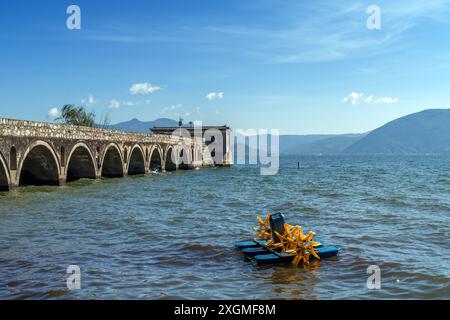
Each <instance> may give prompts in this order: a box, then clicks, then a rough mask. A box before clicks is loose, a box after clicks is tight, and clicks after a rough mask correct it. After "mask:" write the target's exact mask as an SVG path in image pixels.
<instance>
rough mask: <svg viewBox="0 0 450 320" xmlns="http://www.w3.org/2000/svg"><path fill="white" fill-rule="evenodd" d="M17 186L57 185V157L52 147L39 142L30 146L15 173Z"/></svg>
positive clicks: (58, 171)
mask: <svg viewBox="0 0 450 320" xmlns="http://www.w3.org/2000/svg"><path fill="white" fill-rule="evenodd" d="M17 176H18V178H19V179H18V181H19V185H21V186H22V185H59V177H60V176H61V171H60V165H59V161H58V156H57V155H56V152H55V150H54V149H53V147H52V146H51V145H50V144H49V143H47V142H45V141H41V140H37V141H35V142H33V143H32V144H30V145H29V146H28V148H27V149H26V151H25V153H24V155H23V156H22V158H21V161H20V165H19V170H18V172H17Z"/></svg>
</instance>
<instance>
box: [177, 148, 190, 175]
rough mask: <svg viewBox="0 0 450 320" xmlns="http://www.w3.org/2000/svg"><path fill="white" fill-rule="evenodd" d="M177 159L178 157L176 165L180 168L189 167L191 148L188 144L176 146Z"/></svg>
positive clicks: (185, 168)
mask: <svg viewBox="0 0 450 320" xmlns="http://www.w3.org/2000/svg"><path fill="white" fill-rule="evenodd" d="M177 149H178V151H177V152H178V159H179V162H180V163H179V164H178V167H179V169H182V170H187V169H190V168H191V167H192V166H191V164H192V156H191V150H190V148H189V147H188V146H179V147H178V148H177Z"/></svg>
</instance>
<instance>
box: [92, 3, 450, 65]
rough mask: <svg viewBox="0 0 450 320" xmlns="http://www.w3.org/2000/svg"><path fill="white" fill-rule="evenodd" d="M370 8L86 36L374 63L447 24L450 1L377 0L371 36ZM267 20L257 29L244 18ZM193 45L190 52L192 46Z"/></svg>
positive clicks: (255, 6) (339, 7)
mask: <svg viewBox="0 0 450 320" xmlns="http://www.w3.org/2000/svg"><path fill="white" fill-rule="evenodd" d="M369 4H371V3H368V2H360V1H358V2H355V3H353V4H349V2H348V1H344V0H335V1H329V2H321V3H320V5H318V4H316V3H312V2H307V1H298V2H297V1H282V0H267V1H258V2H252V3H245V4H243V5H241V6H240V7H239V8H240V9H239V10H242V12H239V14H237V15H236V17H237V18H236V19H233V20H234V21H235V22H234V23H233V24H211V20H201V19H200V20H199V21H197V22H196V24H195V25H193V26H186V25H176V24H174V25H171V26H170V27H166V29H164V30H150V31H143V30H142V28H141V29H135V30H132V29H129V27H128V29H127V27H123V26H120V28H113V27H111V30H109V32H108V30H102V31H101V32H98V34H90V35H88V36H87V39H89V40H96V41H110V42H117V43H126V44H129V43H136V44H146V45H148V44H150V45H161V44H163V45H164V44H171V45H175V46H177V45H180V46H183V48H190V49H189V50H205V51H206V50H209V51H211V50H221V51H227V53H229V54H236V55H241V56H242V55H243V56H245V57H248V58H251V59H256V61H259V62H263V63H277V64H286V63H318V62H327V61H335V60H343V59H347V58H355V57H356V58H358V57H371V56H375V55H379V54H383V53H389V52H392V51H398V50H402V49H404V47H405V46H407V43H405V41H402V40H405V39H407V40H411V41H414V39H413V37H410V38H409V37H408V36H407V35H409V34H411V33H410V32H411V31H413V30H414V28H416V27H417V25H418V24H419V23H421V22H423V21H424V20H432V21H436V22H439V23H448V22H447V17H448V15H449V13H450V6H449V4H450V0H427V1H420V2H419V1H416V2H411V1H409V0H397V1H390V0H378V1H377V2H376V4H377V5H378V6H379V7H380V8H381V19H382V27H381V30H376V31H374V30H368V29H367V27H366V20H367V18H368V17H369V15H368V14H367V12H366V9H367V7H368V6H369ZM255 11H256V12H258V14H266V15H267V16H268V17H269V16H270V17H272V19H265V20H264V22H260V23H258V24H256V23H253V24H252V23H251V22H249V21H248V20H247V19H240V17H244V16H247V15H249V14H252V13H254V12H255ZM187 44H191V46H187Z"/></svg>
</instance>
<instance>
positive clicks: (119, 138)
mask: <svg viewBox="0 0 450 320" xmlns="http://www.w3.org/2000/svg"><path fill="white" fill-rule="evenodd" d="M204 149H205V144H204V141H201V142H199V141H198V140H196V139H192V138H186V137H172V136H170V135H163V134H140V133H132V132H124V131H116V130H108V129H99V128H88V127H78V126H69V125H56V124H50V123H43V122H32V121H21V120H10V119H4V118H0V190H3V191H5V190H10V189H11V188H14V187H18V186H22V185H61V184H64V183H66V182H70V181H74V180H77V179H81V178H90V179H97V178H100V177H124V176H127V175H135V174H147V173H149V172H151V171H154V170H161V171H164V170H165V171H172V170H178V169H189V168H192V167H197V166H207V165H214V162H213V161H212V159H211V157H209V159H207V158H206V159H205V158H204V157H203V155H204ZM181 159H184V160H181Z"/></svg>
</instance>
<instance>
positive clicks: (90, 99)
mask: <svg viewBox="0 0 450 320" xmlns="http://www.w3.org/2000/svg"><path fill="white" fill-rule="evenodd" d="M97 102H98V100H97V99H95V98H94V96H93V95H92V94H90V95H89V96H88V98H87V99H81V103H82V104H87V105H88V106H93V105H94V104H96V103H97Z"/></svg>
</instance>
